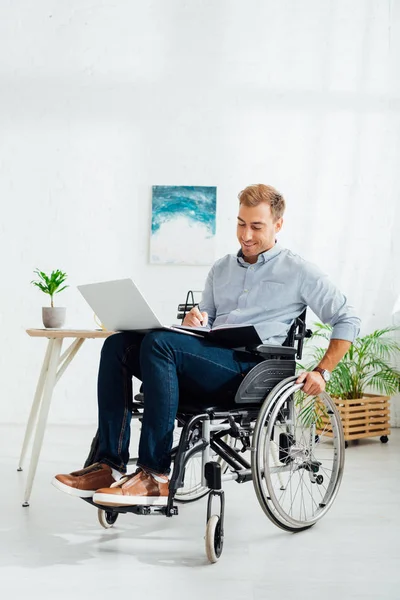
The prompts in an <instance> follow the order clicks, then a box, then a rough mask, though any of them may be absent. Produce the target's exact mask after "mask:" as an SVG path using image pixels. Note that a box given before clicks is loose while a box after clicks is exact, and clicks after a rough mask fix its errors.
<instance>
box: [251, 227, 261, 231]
mask: <svg viewBox="0 0 400 600" xmlns="http://www.w3.org/2000/svg"><path fill="white" fill-rule="evenodd" d="M253 229H255V230H256V231H260V229H261V227H253Z"/></svg>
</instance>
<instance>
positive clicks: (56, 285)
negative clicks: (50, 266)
mask: <svg viewBox="0 0 400 600" xmlns="http://www.w3.org/2000/svg"><path fill="white" fill-rule="evenodd" d="M34 273H36V275H37V276H38V277H39V281H31V283H32V284H33V285H35V286H36V287H38V288H39V289H40V290H41V291H42V292H44V293H45V294H49V296H50V299H51V307H52V308H53V307H54V302H53V296H54V294H59V293H60V292H62V291H63V290H65V288H67V287H68V286H67V285H64V286H63V287H62V288H60V286H61V285H62V284H63V283H64V281H65V280H66V279H67V274H66V273H63V272H62V271H60V270H58V269H57V271H52V273H51V275H46V273H43V271H39V269H35V271H34Z"/></svg>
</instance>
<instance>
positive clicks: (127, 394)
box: [53, 184, 359, 520]
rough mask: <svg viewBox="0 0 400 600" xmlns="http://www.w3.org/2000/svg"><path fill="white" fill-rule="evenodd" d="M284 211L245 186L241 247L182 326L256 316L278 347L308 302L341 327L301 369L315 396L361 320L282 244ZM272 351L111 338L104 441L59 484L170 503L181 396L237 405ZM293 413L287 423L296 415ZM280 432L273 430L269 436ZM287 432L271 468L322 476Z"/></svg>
mask: <svg viewBox="0 0 400 600" xmlns="http://www.w3.org/2000/svg"><path fill="white" fill-rule="evenodd" d="M284 210H285V200H284V198H283V197H282V196H281V194H279V193H278V192H277V191H276V190H275V189H274V188H272V187H270V186H267V185H262V184H259V185H251V186H249V187H247V188H246V189H244V190H243V191H242V192H241V193H240V194H239V213H238V223H237V237H238V241H239V244H240V250H239V252H238V253H237V255H227V256H225V257H223V258H221V259H220V260H218V261H217V262H216V263H215V264H214V265H213V267H212V268H211V270H210V272H209V275H208V277H207V281H206V284H205V288H204V291H203V295H202V299H201V302H200V305H199V307H193V308H192V309H191V310H190V312H188V313H187V315H186V317H185V319H184V324H185V325H187V326H189V327H199V326H202V325H203V326H205V325H207V324H208V325H209V326H218V325H224V324H232V325H240V324H252V325H254V326H255V328H256V330H257V332H258V334H259V336H260V338H261V339H262V341H263V344H268V348H271V347H277V348H279V347H280V346H281V345H282V344H283V343H284V342H285V339H286V337H287V335H288V332H289V329H290V327H291V325H292V323H293V322H294V321H295V320H296V318H297V317H298V316H299V315H300V314H301V313H303V311H304V310H305V308H306V307H307V306H309V307H310V308H311V309H312V310H313V311H314V313H315V314H316V315H317V316H318V317H319V318H320V319H321V321H322V322H324V323H330V324H331V325H332V326H333V333H332V337H331V340H330V344H329V347H328V349H327V351H326V353H325V355H324V357H323V358H322V360H321V362H320V364H319V365H318V367H317V368H316V369H315V370H314V371H312V372H305V373H302V374H301V375H300V376H299V377H298V378H297V380H296V378H295V377H294V380H296V383H297V384H302V391H303V392H304V393H305V394H306V395H309V396H315V395H318V394H320V393H321V392H323V391H324V389H325V384H326V381H328V379H329V376H330V372H331V371H332V370H333V369H334V368H335V367H336V365H337V364H338V363H339V361H340V360H341V358H342V357H343V356H344V354H345V353H346V351H347V350H348V349H349V347H350V345H351V343H352V341H353V340H354V339H355V337H356V335H357V333H358V331H359V319H358V318H357V317H356V316H355V314H354V311H353V309H352V308H351V307H350V306H349V305H348V304H347V302H346V298H345V296H344V295H343V294H342V293H341V292H340V291H339V290H338V289H337V288H336V287H335V286H334V285H333V284H332V283H331V282H330V281H329V280H328V278H327V277H326V276H325V275H324V274H323V273H322V272H321V271H320V270H319V269H318V268H317V267H315V266H314V265H312V264H310V263H308V262H307V261H305V260H303V259H302V258H300V257H299V256H298V255H296V254H293V253H292V252H291V251H290V250H287V249H286V248H283V247H282V246H281V245H280V244H279V243H277V242H276V235H277V233H278V232H279V231H280V229H281V228H282V223H283V214H284ZM291 358H294V357H293V354H292V355H291ZM264 359H265V356H263V353H262V352H248V351H246V349H245V348H242V349H237V348H236V349H232V348H228V347H222V346H221V347H220V346H217V345H215V344H213V343H211V342H209V341H208V340H205V339H202V338H199V337H195V336H191V335H183V334H181V333H178V332H173V331H165V330H163V331H152V332H150V333H147V334H146V335H144V334H142V333H138V332H133V331H126V332H121V333H118V334H115V335H112V336H110V337H109V338H107V339H106V341H105V343H104V346H103V349H102V352H101V360H100V367H99V375H98V407H99V413H98V419H99V428H98V446H97V448H96V453H95V456H94V457H93V461H92V463H93V464H90V465H89V466H87V467H86V468H84V469H81V470H78V471H75V472H72V473H70V474H60V475H56V476H55V478H54V480H53V484H54V485H55V486H56V487H57V488H58V489H60V490H61V491H64V492H66V493H69V494H71V495H73V496H78V497H82V498H86V499H89V498H92V499H93V501H94V502H95V503H97V504H99V505H102V506H109V507H121V506H135V505H141V506H143V505H145V506H165V505H167V502H168V495H169V472H170V465H171V447H172V440H173V431H174V423H175V419H176V416H177V411H178V407H179V402H180V398H183V397H188V396H190V398H191V402H192V404H196V402H197V401H198V402H199V406H200V405H201V399H202V398H203V399H204V397H207V400H208V401H209V403H210V405H212V404H213V402H215V403H221V401H222V400H223V399H226V400H227V401H228V402H229V401H230V402H231V403H232V402H233V399H234V397H235V394H237V390H238V388H240V385H241V384H242V382H243V380H244V377H245V375H246V374H248V373H249V372H250V371H251V370H252V369H254V367H256V366H257V365H259V364H260V363H262V362H263V361H264ZM292 362H293V364H294V361H292ZM133 376H134V377H137V378H138V379H139V380H141V381H142V387H143V393H144V411H143V415H142V430H141V436H140V443H139V457H138V461H137V467H138V468H137V471H136V472H135V473H133V474H128V475H127V474H126V471H127V464H128V459H129V442H130V423H131V418H132V402H133V398H132V377H133ZM299 387H301V386H299ZM282 406H283V405H282ZM282 411H283V409H280V412H278V413H276V414H275V417H274V418H275V419H276V423H281V422H282V414H283V412H282ZM328 413H329V411H328ZM285 418H286V422H287V423H290V422H293V419H292V421H290V420H289V419H288V417H287V416H286V417H285ZM232 422H233V424H234V420H233V421H232ZM287 427H288V426H287ZM274 431H275V429H272V430H271V432H272V433H270V434H269V435H270V437H271V438H272V436H273V435H274ZM285 431H289V430H288V428H287V429H286V430H285ZM280 435H281V436H282V435H283V436H284V437H283V438H282V437H280V438H279V439H280V446H279V456H278V457H277V459H276V460H277V461H278V462H277V463H276V464H278V465H279V466H278V467H273V469H275V471H273V469H272V471H273V472H276V473H278V471H277V469H278V470H280V471H279V473H278V474H279V477H281V475H282V473H283V472H284V469H285V468H286V467H287V464H288V461H289V460H290V461H291V464H296V465H297V467H296V468H297V469H298V470H301V469H302V471H303V472H304V471H305V470H306V471H308V472H309V473H310V480H311V482H312V483H315V477H314V480H313V479H312V477H313V474H312V472H313V471H314V470H318V465H319V464H321V463H317V462H316V461H314V462H312V461H311V460H309V459H306V458H307V453H306V451H305V450H302V448H301V445H299V444H297V445H296V444H295V443H294V442H293V440H294V436H293V435H292V434H290V433H283V434H280ZM285 436H286V437H285ZM221 443H222V442H221ZM282 447H283V448H284V449H285V448H286V450H284V451H282ZM321 477H322V476H320V478H321ZM281 489H282V487H281ZM268 498H269V497H268ZM323 505H324V503H323V502H320V506H323ZM278 510H279V509H278ZM300 511H301V507H300ZM288 519H289V520H290V515H289V517H288V518H286V520H288Z"/></svg>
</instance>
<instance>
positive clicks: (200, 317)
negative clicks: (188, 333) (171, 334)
mask: <svg viewBox="0 0 400 600" xmlns="http://www.w3.org/2000/svg"><path fill="white" fill-rule="evenodd" d="M207 323H208V314H207V313H206V312H200V310H199V307H198V306H194V307H193V308H192V310H190V311H189V312H188V313H187V315H186V317H185V318H184V321H183V323H182V325H185V327H207Z"/></svg>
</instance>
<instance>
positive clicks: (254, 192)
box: [238, 183, 286, 221]
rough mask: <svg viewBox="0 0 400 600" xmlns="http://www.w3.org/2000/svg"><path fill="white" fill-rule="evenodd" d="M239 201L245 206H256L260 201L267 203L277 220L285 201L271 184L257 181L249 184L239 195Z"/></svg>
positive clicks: (281, 214)
mask: <svg viewBox="0 0 400 600" xmlns="http://www.w3.org/2000/svg"><path fill="white" fill-rule="evenodd" d="M238 198H239V203H240V204H244V205H245V206H258V205H259V204H261V202H265V203H266V204H269V206H270V208H271V214H272V218H273V220H274V221H277V220H278V219H280V218H281V217H282V216H283V213H284V212H285V208H286V203H285V199H284V197H283V196H282V195H281V194H280V193H279V192H278V191H277V190H276V189H275V188H273V187H272V186H271V185H264V184H263V183H257V184H255V185H249V186H247V188H245V189H244V190H242V191H241V192H240V193H239V195H238Z"/></svg>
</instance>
